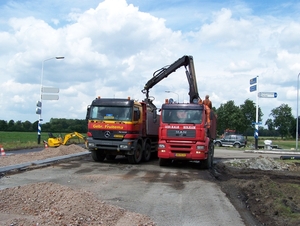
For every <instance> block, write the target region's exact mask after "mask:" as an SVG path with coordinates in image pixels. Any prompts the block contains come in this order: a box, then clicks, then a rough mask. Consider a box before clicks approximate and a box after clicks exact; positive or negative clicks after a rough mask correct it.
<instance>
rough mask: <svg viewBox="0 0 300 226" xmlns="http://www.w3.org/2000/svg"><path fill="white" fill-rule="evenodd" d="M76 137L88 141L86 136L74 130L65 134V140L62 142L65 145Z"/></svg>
mask: <svg viewBox="0 0 300 226" xmlns="http://www.w3.org/2000/svg"><path fill="white" fill-rule="evenodd" d="M74 137H78V138H79V139H82V140H84V141H86V138H85V137H84V136H83V135H82V134H80V133H77V132H73V133H68V134H66V135H65V137H64V141H63V142H62V144H63V145H65V144H66V143H67V142H68V141H69V140H70V139H72V138H74Z"/></svg>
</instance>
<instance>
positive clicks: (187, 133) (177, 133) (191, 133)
mask: <svg viewBox="0 0 300 226" xmlns="http://www.w3.org/2000/svg"><path fill="white" fill-rule="evenodd" d="M167 136H168V137H169V138H174V137H176V138H183V139H185V138H187V137H188V138H195V137H196V130H174V129H168V130H167Z"/></svg>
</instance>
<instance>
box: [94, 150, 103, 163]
mask: <svg viewBox="0 0 300 226" xmlns="http://www.w3.org/2000/svg"><path fill="white" fill-rule="evenodd" d="M91 153H92V158H93V160H94V161H95V162H103V161H104V159H105V156H106V155H105V154H103V153H101V152H100V151H95V150H93V151H91Z"/></svg>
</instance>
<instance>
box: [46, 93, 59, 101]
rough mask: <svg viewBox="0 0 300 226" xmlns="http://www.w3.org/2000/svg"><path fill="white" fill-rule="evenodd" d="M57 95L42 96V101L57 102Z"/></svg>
mask: <svg viewBox="0 0 300 226" xmlns="http://www.w3.org/2000/svg"><path fill="white" fill-rule="evenodd" d="M58 98H59V97H58V95H51V94H42V100H58Z"/></svg>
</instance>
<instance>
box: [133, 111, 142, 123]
mask: <svg viewBox="0 0 300 226" xmlns="http://www.w3.org/2000/svg"><path fill="white" fill-rule="evenodd" d="M140 117H141V112H140V110H134V111H133V120H134V121H138V120H139V119H140Z"/></svg>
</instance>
